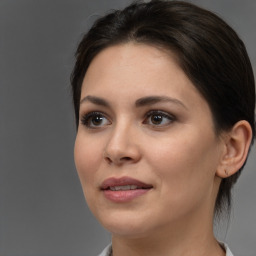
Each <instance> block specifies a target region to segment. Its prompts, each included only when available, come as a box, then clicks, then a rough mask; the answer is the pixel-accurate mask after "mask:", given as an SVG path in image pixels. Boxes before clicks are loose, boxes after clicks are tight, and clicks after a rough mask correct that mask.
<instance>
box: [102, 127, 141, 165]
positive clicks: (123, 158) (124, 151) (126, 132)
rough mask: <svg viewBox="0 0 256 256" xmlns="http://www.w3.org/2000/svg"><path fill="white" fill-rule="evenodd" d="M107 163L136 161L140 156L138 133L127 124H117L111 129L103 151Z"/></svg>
mask: <svg viewBox="0 0 256 256" xmlns="http://www.w3.org/2000/svg"><path fill="white" fill-rule="evenodd" d="M103 157H104V160H105V161H106V162H107V163H108V164H114V165H123V164H128V163H136V162H138V161H139V160H140V158H141V153H140V149H139V144H138V134H137V133H136V131H135V129H132V128H131V127H129V126H124V125H123V126H121V125H120V126H117V127H115V129H113V130H112V131H111V134H110V137H109V139H108V141H107V143H106V147H105V150H104V153H103Z"/></svg>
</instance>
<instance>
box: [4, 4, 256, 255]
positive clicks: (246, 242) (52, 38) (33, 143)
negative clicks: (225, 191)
mask: <svg viewBox="0 0 256 256" xmlns="http://www.w3.org/2000/svg"><path fill="white" fill-rule="evenodd" d="M130 2H131V1H128V0H126V1H124V0H123V1H122V0H108V1H105V0H104V1H103V0H94V1H88V0H72V1H71V0H55V1H53V0H41V1H38V0H0V175H1V176H0V255H2V256H14V255H17V256H22V255H24V256H30V255H33V256H39V255H42V256H50V255H52V256H53V255H56V256H57V255H61V256H68V255H72V256H78V255H96V254H97V253H98V252H99V251H101V249H102V248H103V247H104V246H105V245H106V244H107V243H108V242H109V241H110V235H109V234H108V233H107V232H106V231H103V229H102V228H101V227H100V226H99V224H97V222H96V220H94V218H93V217H92V215H91V213H90V212H89V210H88V208H87V206H86V204H85V201H84V198H83V194H82V190H81V187H80V183H79V180H78V176H77V174H76V171H75V168H74V163H73V144H74V138H75V126H74V116H73V112H72V105H71V94H70V89H69V75H70V72H71V69H72V65H73V63H74V58H73V54H74V51H75V47H76V45H77V43H78V41H79V39H81V35H82V34H83V33H84V32H85V31H86V30H87V29H88V28H89V27H90V25H91V24H92V22H93V21H94V20H95V18H96V17H98V16H99V15H101V14H104V13H105V11H106V10H108V9H111V8H119V7H124V6H125V5H126V4H128V3H130ZM192 2H193V3H196V4H200V5H201V6H203V7H206V8H209V9H211V10H213V11H215V12H217V13H218V14H220V15H221V16H222V17H223V18H224V19H225V20H226V21H228V22H229V23H230V24H231V25H232V26H233V27H234V28H235V29H236V30H237V31H238V33H239V34H240V36H241V37H242V38H243V40H244V41H245V44H246V46H247V49H248V52H249V55H250V57H251V61H252V63H253V65H254V70H255V64H256V47H255V46H256V32H255V31H256V30H255V28H256V15H255V14H256V1H255V0H233V1H228V0H216V1H209V0H208V1H203V0H194V1H192ZM255 156H256V152H255V145H254V148H253V151H252V152H251V155H250V158H249V161H248V164H247V166H246V168H245V170H244V173H243V175H242V176H241V178H240V180H239V182H238V184H237V186H236V188H235V190H234V194H235V197H234V201H235V203H234V207H233V211H232V216H231V220H230V225H229V228H228V224H227V222H224V223H221V225H219V226H218V227H217V228H216V231H217V233H218V236H219V237H220V239H224V240H226V241H227V242H228V244H229V245H230V247H231V249H232V250H233V252H234V254H235V255H236V256H239V255H240V256H255V255H256V204H255V203H256V188H255V179H256V172H255V166H256V161H255Z"/></svg>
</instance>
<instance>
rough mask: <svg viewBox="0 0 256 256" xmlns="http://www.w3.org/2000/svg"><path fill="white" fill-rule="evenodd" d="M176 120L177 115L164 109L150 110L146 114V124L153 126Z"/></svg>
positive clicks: (164, 124)
mask: <svg viewBox="0 0 256 256" xmlns="http://www.w3.org/2000/svg"><path fill="white" fill-rule="evenodd" d="M173 121H175V117H174V116H173V115H171V114H168V113H166V112H163V111H159V110H156V111H150V112H149V113H147V115H146V119H145V121H144V122H143V123H144V124H149V125H153V126H166V125H168V124H170V123H172V122H173Z"/></svg>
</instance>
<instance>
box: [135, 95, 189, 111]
mask: <svg viewBox="0 0 256 256" xmlns="http://www.w3.org/2000/svg"><path fill="white" fill-rule="evenodd" d="M159 102H171V103H174V104H178V105H180V106H182V107H183V108H185V109H188V108H187V107H186V106H185V105H184V104H183V103H182V102H181V101H180V100H178V99H175V98H171V97H167V96H148V97H143V98H140V99H138V100H136V102H135V106H136V107H143V106H148V105H153V104H156V103H159Z"/></svg>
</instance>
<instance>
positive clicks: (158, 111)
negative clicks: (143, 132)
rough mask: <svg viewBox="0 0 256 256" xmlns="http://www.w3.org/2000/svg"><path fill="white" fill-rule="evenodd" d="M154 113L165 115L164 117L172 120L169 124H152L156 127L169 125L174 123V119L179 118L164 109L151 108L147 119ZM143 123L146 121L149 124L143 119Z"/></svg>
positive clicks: (146, 116)
mask: <svg viewBox="0 0 256 256" xmlns="http://www.w3.org/2000/svg"><path fill="white" fill-rule="evenodd" d="M153 115H161V116H163V117H164V118H167V119H169V120H170V122H169V123H168V124H162V125H161V124H160V125H154V124H151V125H152V126H155V127H164V126H167V125H169V124H170V123H172V122H173V121H175V120H176V119H177V118H176V116H175V115H173V114H170V113H168V112H166V111H163V110H151V111H149V112H147V113H146V115H145V120H147V119H148V118H149V117H150V116H153ZM143 123H146V124H148V123H147V122H145V121H143Z"/></svg>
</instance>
